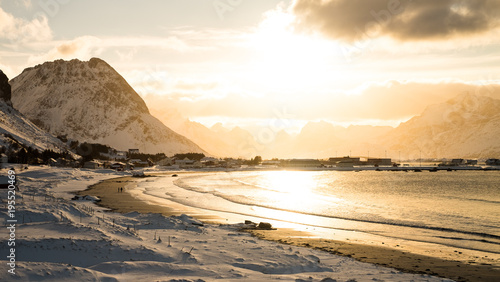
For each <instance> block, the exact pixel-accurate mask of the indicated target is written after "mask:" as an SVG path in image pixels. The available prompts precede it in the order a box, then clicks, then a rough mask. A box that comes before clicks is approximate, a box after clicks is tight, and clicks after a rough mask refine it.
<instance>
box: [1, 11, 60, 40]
mask: <svg viewBox="0 0 500 282" xmlns="http://www.w3.org/2000/svg"><path fill="white" fill-rule="evenodd" d="M51 39H52V30H51V29H50V26H49V21H48V19H47V17H46V16H45V15H43V14H38V16H37V17H35V18H33V19H32V20H25V19H22V18H16V17H14V16H13V15H12V14H9V13H7V12H5V11H4V10H3V9H2V8H0V40H1V41H0V42H3V43H10V44H13V45H15V44H23V43H27V42H33V41H37V42H39V41H46V40H51ZM6 40H7V41H8V42H5V41H6Z"/></svg>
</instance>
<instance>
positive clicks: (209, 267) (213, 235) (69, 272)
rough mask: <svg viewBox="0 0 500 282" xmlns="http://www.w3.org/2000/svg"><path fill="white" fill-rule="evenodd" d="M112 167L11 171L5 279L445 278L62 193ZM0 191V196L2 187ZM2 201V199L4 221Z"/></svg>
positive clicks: (0, 245) (106, 175)
mask: <svg viewBox="0 0 500 282" xmlns="http://www.w3.org/2000/svg"><path fill="white" fill-rule="evenodd" d="M4 172H5V173H6V170H3V171H2V174H3V173H4ZM120 176H127V174H125V173H116V172H112V171H109V170H85V169H59V168H48V167H32V168H30V169H29V170H26V171H22V172H21V171H17V177H18V180H19V181H20V185H19V187H20V189H21V192H18V193H17V201H16V204H15V205H16V220H17V223H16V229H15V243H16V244H15V274H9V273H8V272H7V271H8V268H9V267H8V266H7V263H8V261H7V260H8V259H7V260H6V259H5V258H6V257H7V256H8V255H9V254H8V253H9V251H10V250H9V248H10V247H8V245H7V242H8V240H7V239H8V236H9V234H7V229H6V228H4V229H3V231H2V234H3V235H2V240H1V242H0V252H1V253H2V254H4V255H3V257H2V258H3V260H2V268H1V269H2V272H3V274H2V276H1V277H3V279H5V280H6V281H37V280H45V281H133V280H137V279H142V280H163V281H175V280H176V279H185V280H184V281H199V280H203V281H210V280H220V281H232V280H242V281H268V280H277V279H279V280H283V281H334V280H337V281H349V280H350V281H374V280H386V281H410V280H413V281H448V280H446V279H442V278H437V277H433V276H430V275H420V274H408V273H403V272H401V271H398V270H395V269H392V268H386V267H381V266H376V265H374V264H368V263H362V262H359V261H356V260H354V259H352V258H349V257H344V256H337V255H333V254H330V253H327V252H323V251H319V250H314V249H310V248H304V247H296V246H288V245H283V244H279V243H275V242H270V241H264V240H259V239H256V238H255V237H252V236H251V235H250V234H248V233H242V232H239V231H238V230H239V228H240V227H241V224H232V225H208V224H204V225H201V222H199V221H198V220H197V219H194V218H191V217H188V216H185V215H182V216H164V215H160V214H152V213H149V214H140V213H137V212H131V213H125V214H120V213H116V212H106V209H104V208H101V207H99V206H97V205H95V204H94V203H92V202H90V201H81V200H80V201H72V200H70V199H71V198H72V197H73V194H72V193H73V192H75V191H79V190H84V189H86V188H87V186H88V185H90V184H95V183H97V182H99V181H102V180H105V179H110V178H116V177H120ZM117 193H119V192H117ZM124 194H125V192H124ZM2 200H3V202H4V203H5V195H2ZM6 207H7V205H3V206H2V215H3V216H2V218H3V225H4V226H6V225H7V222H6V220H7V212H8V211H7V210H6Z"/></svg>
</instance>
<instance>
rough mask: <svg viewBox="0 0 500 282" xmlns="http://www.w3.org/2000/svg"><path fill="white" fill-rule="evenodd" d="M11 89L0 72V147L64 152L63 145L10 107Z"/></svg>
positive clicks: (5, 77)
mask: <svg viewBox="0 0 500 282" xmlns="http://www.w3.org/2000/svg"><path fill="white" fill-rule="evenodd" d="M10 97H11V87H10V85H9V83H8V79H7V76H5V74H4V73H3V72H2V71H1V70H0V146H2V147H5V148H7V149H8V148H12V149H20V148H23V147H24V148H27V147H32V148H33V149H37V150H39V151H44V150H46V149H51V150H53V151H56V152H61V151H63V150H66V147H65V145H64V144H63V143H62V142H61V141H60V140H59V139H57V138H55V137H54V136H52V135H50V134H48V133H47V132H45V131H43V130H41V129H40V128H38V127H37V126H36V125H35V124H33V123H32V122H31V121H29V120H28V119H27V118H26V117H24V116H23V115H22V114H21V113H20V112H18V111H17V110H15V109H14V108H12V106H11V101H10Z"/></svg>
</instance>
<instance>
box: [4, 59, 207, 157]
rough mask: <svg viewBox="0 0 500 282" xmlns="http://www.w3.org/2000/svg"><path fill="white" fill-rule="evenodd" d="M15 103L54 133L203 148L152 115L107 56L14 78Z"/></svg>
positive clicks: (117, 144)
mask: <svg viewBox="0 0 500 282" xmlns="http://www.w3.org/2000/svg"><path fill="white" fill-rule="evenodd" d="M11 85H12V103H13V105H14V107H15V108H16V109H18V110H19V111H20V112H21V113H23V114H24V115H26V116H27V117H28V118H29V119H30V120H31V121H32V122H33V123H35V124H36V125H38V126H40V127H41V128H43V129H45V130H47V131H48V132H50V133H51V134H53V135H55V136H59V135H66V136H67V137H68V138H69V139H73V140H78V141H80V142H95V143H101V144H106V145H109V146H111V147H114V148H116V149H119V150H127V149H130V148H138V149H140V150H141V151H142V152H148V153H159V152H163V153H167V154H171V153H179V152H201V151H202V150H201V149H200V148H199V147H198V146H197V145H196V144H194V143H193V142H191V141H190V140H188V139H187V138H185V137H183V136H181V135H179V134H177V133H175V132H173V131H172V130H170V129H169V128H168V127H166V126H165V125H164V124H162V123H161V122H160V121H158V120H157V119H156V118H154V117H153V116H151V114H150V112H149V109H148V107H147V106H146V103H145V102H144V100H142V98H141V97H140V96H139V95H138V94H137V92H135V90H134V89H133V88H132V87H131V86H130V85H129V84H128V83H127V81H126V80H125V79H124V78H123V77H122V76H121V75H120V74H119V73H118V72H117V71H116V70H115V69H113V68H112V67H111V66H110V65H109V64H108V63H106V62H105V61H103V60H101V59H98V58H92V59H90V60H89V61H80V60H77V59H74V60H71V61H64V60H56V61H53V62H46V63H43V64H41V65H37V66H35V67H32V68H28V69H25V70H24V71H23V72H22V73H21V74H20V75H19V76H17V77H15V78H14V79H12V80H11Z"/></svg>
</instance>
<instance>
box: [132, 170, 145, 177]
mask: <svg viewBox="0 0 500 282" xmlns="http://www.w3.org/2000/svg"><path fill="white" fill-rule="evenodd" d="M132 177H147V175H146V174H144V172H143V171H135V172H134V173H132Z"/></svg>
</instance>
